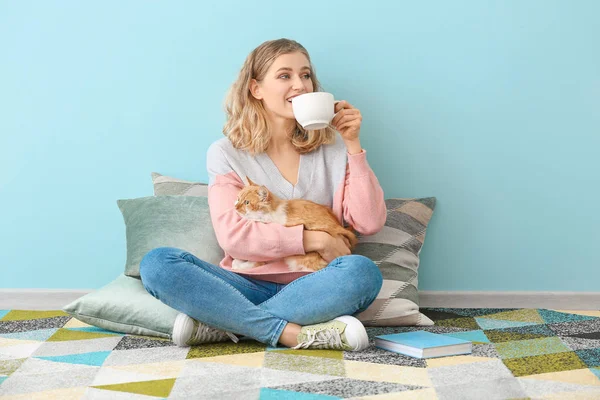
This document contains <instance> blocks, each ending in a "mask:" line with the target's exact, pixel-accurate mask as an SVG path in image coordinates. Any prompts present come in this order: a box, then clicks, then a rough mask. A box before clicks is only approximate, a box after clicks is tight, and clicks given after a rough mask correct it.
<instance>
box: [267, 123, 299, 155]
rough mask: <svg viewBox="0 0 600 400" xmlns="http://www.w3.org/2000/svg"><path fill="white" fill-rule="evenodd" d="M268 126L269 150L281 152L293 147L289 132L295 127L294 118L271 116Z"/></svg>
mask: <svg viewBox="0 0 600 400" xmlns="http://www.w3.org/2000/svg"><path fill="white" fill-rule="evenodd" d="M269 128H270V129H271V141H270V143H269V149H268V151H269V152H275V153H281V152H286V151H289V150H291V149H294V146H293V145H292V141H291V133H292V132H293V131H294V129H296V121H295V120H289V119H285V118H271V120H270V121H269Z"/></svg>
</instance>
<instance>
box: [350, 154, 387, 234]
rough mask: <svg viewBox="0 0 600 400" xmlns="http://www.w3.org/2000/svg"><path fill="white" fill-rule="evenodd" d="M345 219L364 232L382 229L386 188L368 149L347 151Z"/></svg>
mask: <svg viewBox="0 0 600 400" xmlns="http://www.w3.org/2000/svg"><path fill="white" fill-rule="evenodd" d="M343 210H344V220H346V222H348V223H349V224H350V225H352V227H354V229H356V230H357V231H358V232H359V233H361V234H363V235H372V234H375V233H377V232H379V231H380V230H381V228H383V225H384V224H385V220H386V218H387V209H386V206H385V199H384V195H383V189H382V188H381V185H380V184H379V180H378V179H377V177H376V176H375V173H374V172H373V170H372V169H371V167H370V166H369V164H368V163H367V153H366V151H365V150H363V151H362V152H361V153H358V154H349V155H348V164H347V166H346V179H345V182H344V200H343Z"/></svg>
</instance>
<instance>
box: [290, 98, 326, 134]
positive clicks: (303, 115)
mask: <svg viewBox="0 0 600 400" xmlns="http://www.w3.org/2000/svg"><path fill="white" fill-rule="evenodd" d="M334 104H335V100H334V98H333V95H332V94H331V93H327V92H312V93H305V94H301V95H300V96H296V97H294V98H292V110H293V112H294V117H295V118H296V121H298V123H300V125H302V127H303V128H304V129H306V130H307V131H314V130H317V129H323V128H326V127H328V126H329V123H330V122H331V120H332V119H333V116H334V115H335V113H334Z"/></svg>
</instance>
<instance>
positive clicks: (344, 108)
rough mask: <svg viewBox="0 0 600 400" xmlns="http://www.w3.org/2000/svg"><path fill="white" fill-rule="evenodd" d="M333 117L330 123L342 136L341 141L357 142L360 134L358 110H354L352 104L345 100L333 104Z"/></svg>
mask: <svg viewBox="0 0 600 400" xmlns="http://www.w3.org/2000/svg"><path fill="white" fill-rule="evenodd" d="M334 111H335V112H336V115H335V117H333V120H332V121H331V126H333V127H334V128H335V129H336V130H337V131H338V132H339V133H340V135H342V139H344V141H346V142H351V141H355V140H358V135H359V134H360V124H361V122H362V115H361V114H360V111H359V110H358V108H354V107H353V106H352V104H350V103H348V102H347V101H346V100H342V101H339V102H337V103H336V104H335V108H334Z"/></svg>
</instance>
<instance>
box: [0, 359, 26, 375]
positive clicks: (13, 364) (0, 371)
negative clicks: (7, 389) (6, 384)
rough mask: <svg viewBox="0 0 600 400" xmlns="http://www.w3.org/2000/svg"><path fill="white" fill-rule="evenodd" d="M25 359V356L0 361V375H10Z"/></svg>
mask: <svg viewBox="0 0 600 400" xmlns="http://www.w3.org/2000/svg"><path fill="white" fill-rule="evenodd" d="M25 360H27V359H26V358H17V359H14V360H3V361H0V375H10V374H12V373H13V372H15V371H16V370H18V369H19V368H21V365H23V363H24V362H25Z"/></svg>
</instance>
